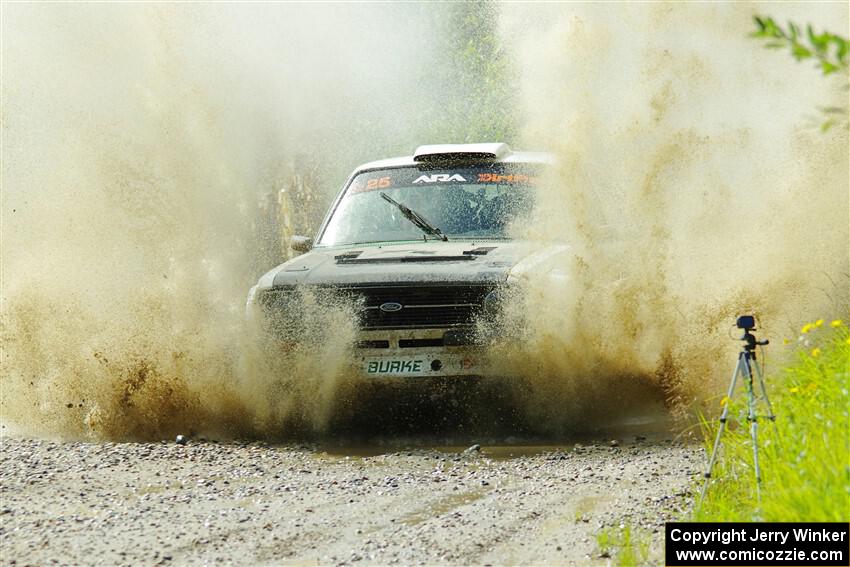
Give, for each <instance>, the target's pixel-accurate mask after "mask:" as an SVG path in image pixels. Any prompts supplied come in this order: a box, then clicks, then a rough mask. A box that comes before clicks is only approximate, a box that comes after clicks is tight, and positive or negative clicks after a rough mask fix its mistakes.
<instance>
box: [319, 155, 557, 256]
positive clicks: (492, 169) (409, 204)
mask: <svg viewBox="0 0 850 567" xmlns="http://www.w3.org/2000/svg"><path fill="white" fill-rule="evenodd" d="M540 173H541V172H540V171H539V166H538V167H534V166H531V165H514V164H488V165H479V166H465V167H446V168H434V167H425V166H421V167H416V166H413V167H401V168H392V169H382V170H374V171H367V172H364V173H361V174H360V175H358V176H356V177H355V178H354V179H353V180H352V181H351V183H350V184H349V185H348V187H347V188H346V190H345V193H344V195H343V197H342V199H341V200H340V202H339V204H338V205H337V207H336V209H335V210H334V212H333V215H332V216H331V218H330V220H329V221H328V224H327V226H326V227H325V230H324V231H323V233H322V235H321V237H320V239H319V245H321V246H337V245H343V244H362V243H367V242H393V241H411V240H422V239H424V238H435V236H434V235H429V234H428V229H424V230H423V228H422V227H421V226H417V222H414V221H411V218H410V216H411V215H410V214H405V211H404V210H403V209H402V207H400V206H399V205H403V206H404V207H405V208H407V209H409V210H410V211H413V212H414V213H415V214H416V215H418V216H419V217H420V218H422V219H424V220H425V221H427V223H428V224H429V225H430V226H431V227H434V228H436V229H439V231H440V232H441V233H442V234H443V235H445V237H446V238H448V239H449V240H452V239H476V240H484V239H506V238H508V237H509V236H508V234H509V230H510V226H511V225H512V224H513V223H516V222H523V221H524V220H526V219H527V217H528V215H529V214H530V213H531V209H532V206H533V204H534V188H535V186H536V184H537V180H538V175H539V174H540ZM387 197H389V198H387ZM408 213H409V211H408Z"/></svg>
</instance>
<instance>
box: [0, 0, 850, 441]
mask: <svg viewBox="0 0 850 567" xmlns="http://www.w3.org/2000/svg"><path fill="white" fill-rule="evenodd" d="M757 8H758V6H755V5H752V4H748V5H745V6H732V5H723V6H717V7H714V6H710V5H705V6H684V5H683V6H672V5H652V6H646V5H643V6H636V7H629V6H622V5H617V6H611V7H607V6H601V5H588V6H576V5H572V4H571V5H563V6H529V5H505V6H503V7H502V12H501V14H500V18H501V19H500V23H501V25H500V27H501V30H502V35H503V36H504V41H505V46H506V48H507V49H508V50H509V51H510V53H511V57H512V59H513V60H514V62H515V63H516V68H517V69H518V70H519V71H518V74H517V75H516V76H515V77H513V78H512V80H514V81H515V82H516V85H517V92H518V93H519V98H518V100H519V101H521V104H520V107H519V108H517V109H516V111H517V112H519V113H520V115H521V116H522V123H523V124H524V125H525V127H524V130H523V140H522V141H516V142H515V143H514V145H515V146H517V147H519V146H524V147H527V148H530V149H550V150H552V151H554V152H555V153H556V154H557V155H558V157H559V160H560V165H559V167H558V170H557V172H556V175H555V176H554V179H552V180H551V181H552V183H551V187H552V188H553V189H552V190H551V191H548V192H546V193H545V195H544V197H543V199H544V201H543V203H542V205H543V206H542V207H541V211H547V214H541V215H540V217H539V218H538V219H537V222H535V223H534V224H533V225H532V226H531V227H529V231H530V232H531V233H532V234H531V236H533V237H535V238H538V239H542V240H548V241H553V242H566V243H567V244H568V245H569V246H570V247H571V248H570V253H569V254H565V255H564V261H563V262H562V265H560V266H557V267H556V268H554V269H553V270H552V272H551V274H550V275H553V276H556V277H548V278H541V279H535V280H532V281H529V282H527V284H526V287H527V293H526V295H525V297H526V302H525V303H524V304H523V305H522V307H521V309H522V310H523V312H525V313H545V314H546V315H545V316H541V317H536V318H532V319H531V321H532V324H531V327H530V329H529V342H528V345H527V347H526V348H524V349H523V351H522V352H521V353H513V354H512V355H511V356H509V357H508V361H507V363H508V364H513V365H515V366H516V367H517V368H522V369H523V372H524V373H525V375H526V376H527V378H528V381H529V382H530V384H531V385H532V388H531V389H530V390H529V392H530V394H528V395H527V398H526V401H525V405H524V408H525V409H526V413H527V414H528V416H529V418H530V419H532V420H538V421H540V422H542V423H546V424H551V425H550V426H549V427H550V428H551V429H553V430H559V429H563V428H564V427H568V426H570V424H571V423H573V421H574V420H573V419H572V418H571V417H570V416H575V415H577V414H578V413H579V412H580V411H582V410H584V409H586V406H587V405H588V404H587V403H584V401H586V400H588V399H589V398H588V397H587V392H591V393H592V395H591V397H590V398H591V399H592V400H593V403H594V404H598V403H600V401H601V400H604V399H606V398H607V399H612V398H613V397H616V396H618V395H619V393H620V392H622V391H623V390H622V385H623V384H624V383H634V382H635V381H637V382H639V383H642V384H648V385H650V386H653V387H658V386H660V387H661V388H662V389H663V390H664V391H665V392H666V393H667V395H668V396H669V397H670V398H671V402H672V403H671V405H672V406H675V407H691V406H692V405H693V402H694V400H704V399H710V398H711V396H714V395H716V393H717V392H718V391H719V390H718V389H717V388H718V384H719V382H722V381H723V380H725V376H726V370H727V367H728V366H730V364H728V363H727V362H728V361H730V360H733V357H734V350H735V348H736V345H735V344H734V343H732V342H731V341H728V340H726V339H725V336H726V335H725V327H726V325H727V324H728V323H729V322H731V320H732V318H733V317H734V315H735V314H736V313H740V312H743V311H754V312H756V313H757V314H758V315H759V316H760V317H761V318H762V320H763V321H764V327H765V330H766V332H767V334H768V335H769V336H771V337H772V338H776V337H781V336H790V334H789V333H791V332H792V330H793V327H794V326H795V325H796V323H797V321H798V320H799V318H800V317H802V316H810V315H811V314H821V313H827V312H828V313H836V312H837V311H839V310H842V309H843V310H846V309H847V294H848V292H847V290H848V287H850V286H849V285H848V275H847V274H848V271H850V270H848V218H847V214H848V186H847V178H848V159H847V132H846V130H841V129H834V130H833V131H831V132H829V133H828V134H826V135H823V134H820V133H818V132H817V131H816V129H814V128H811V127H810V125H809V124H807V122H806V116H807V114H809V115H813V114H816V110H814V109H815V108H816V106H817V105H828V104H830V103H831V102H832V101H831V97H835V96H842V93H841V91H836V89H835V86H834V85H833V84H831V83H830V82H829V81H825V80H822V79H821V78H820V77H818V76H817V73H816V71H814V70H811V69H809V68H806V67H805V66H800V65H795V64H794V63H793V61H790V60H789V59H788V58H787V56H784V55H783V54H778V53H775V52H770V51H765V50H762V49H761V48H760V47H759V46H758V45H756V44H754V43H752V42H751V41H750V40H747V39H746V34H747V32H748V31H749V30H750V17H751V15H752V13H754V12H758V9H757ZM780 9H781V10H782V13H781V14H779V13H777V12H776V11H777V10H780ZM765 10H766V13H767V12H770V13H771V14H772V15H774V16H775V17H778V18H780V19H782V18H786V17H788V18H792V19H795V20H797V21H806V22H808V21H811V22H812V23H813V24H814V25H815V26H816V27H825V28H829V29H834V30H835V31H837V32H840V31H841V30H842V29H846V27H847V19H848V16H847V8H846V6H842V5H837V4H835V5H819V7H818V9H817V10H815V11H812V8H811V7H808V8H807V9H806V10H805V12H803V11H800V12H799V13H795V12H793V7H792V6H788V5H781V6H780V5H775V4H771V5H768V6H766V8H765ZM431 17H432V16H431V14H430V12H429V10H428V9H427V5H422V6H406V7H399V8H388V7H381V8H380V9H379V8H378V7H371V6H370V7H368V8H367V7H365V6H354V7H342V6H336V7H334V8H333V9H332V10H330V9H328V6H327V5H317V6H312V7H311V6H307V5H295V6H293V5H251V6H221V5H216V6H212V5H210V6H203V5H180V6H178V5H143V4H137V5H56V4H53V5H46V6H38V5H12V6H11V7H9V6H4V7H3V23H2V27H3V30H2V31H3V46H2V50H3V70H2V71H3V87H2V88H3V123H2V127H3V169H2V175H3V195H2V207H3V208H2V215H0V216H2V235H1V236H2V258H0V259H2V271H3V274H2V276H3V277H2V294H0V295H2V301H3V305H2V317H3V329H2V337H0V339H2V347H3V352H2V371H0V380H1V381H2V382H0V387H1V389H2V392H0V394H2V400H0V403H2V419H3V421H4V423H14V424H16V425H17V426H19V427H24V428H27V429H30V430H33V431H37V432H42V433H49V434H59V435H65V436H73V437H79V436H94V437H97V438H119V439H126V438H159V437H161V436H166V435H171V434H173V433H175V432H186V431H191V430H194V431H197V432H215V433H223V434H230V435H267V434H273V433H275V432H279V431H280V430H281V429H282V428H286V427H294V428H308V429H314V430H322V429H323V428H324V427H326V426H327V424H328V422H329V418H330V416H331V415H332V414H333V412H334V409H335V407H336V405H337V404H339V403H340V400H344V399H346V398H347V396H348V395H349V394H350V392H351V390H352V388H354V387H356V385H351V384H349V383H348V382H347V381H346V378H345V371H344V367H345V360H347V359H348V356H347V349H348V348H349V345H350V343H351V337H352V336H353V331H354V329H353V327H352V324H351V317H350V314H349V313H347V312H346V311H345V309H342V308H334V307H332V308H327V307H320V306H318V305H312V306H310V307H309V309H311V310H312V311H311V313H312V315H311V317H310V319H311V320H312V321H314V322H315V325H314V327H313V328H312V331H311V338H312V340H311V345H312V346H311V347H310V348H309V349H305V350H302V351H293V352H289V353H284V354H282V355H281V356H279V357H273V359H272V360H271V361H269V360H268V359H267V358H265V357H262V356H258V353H257V352H256V351H255V349H254V348H253V346H252V345H254V344H255V341H254V340H253V337H252V336H251V335H250V331H249V330H248V329H246V327H245V326H244V325H243V316H242V314H243V306H244V298H245V292H246V290H247V288H248V287H249V286H250V285H251V283H252V282H253V281H255V279H256V277H257V275H258V272H259V271H261V269H265V268H268V267H270V266H272V265H273V264H274V263H275V262H276V261H277V260H278V258H276V257H274V254H272V255H270V256H269V257H263V256H262V255H260V254H258V253H257V252H255V251H257V250H261V249H262V247H261V246H260V245H259V244H260V240H261V239H260V237H259V236H258V234H259V232H260V230H259V228H258V226H257V220H256V219H258V218H262V213H263V207H264V206H267V205H266V204H265V203H266V201H267V200H268V193H269V192H270V191H271V192H273V191H276V190H277V188H278V186H279V185H280V183H281V180H282V179H283V178H284V177H285V176H286V175H287V170H286V167H285V166H286V164H288V163H290V162H291V160H292V158H293V156H296V155H303V154H308V155H311V154H312V155H320V156H321V160H320V162H321V168H320V180H319V183H318V185H317V189H316V191H317V194H316V198H317V199H319V200H322V201H324V202H327V201H329V200H330V198H331V196H332V194H333V192H334V191H335V190H336V189H337V184H338V183H339V182H340V181H341V180H342V179H343V178H344V175H345V173H346V172H347V170H348V169H350V168H351V167H353V166H354V165H356V163H357V162H359V161H364V160H366V159H372V158H374V157H377V156H379V155H385V154H389V153H397V154H404V153H408V152H409V151H410V149H411V148H412V147H414V146H415V145H416V144H418V143H421V142H424V141H425V140H421V139H417V138H418V136H417V134H416V133H417V131H418V132H423V131H428V130H427V129H425V128H423V127H420V126H419V125H418V123H417V116H421V115H422V113H421V112H420V111H421V110H422V109H423V108H431V107H433V106H434V105H435V100H436V99H435V96H436V95H435V93H432V92H429V91H428V89H427V88H423V86H422V85H423V84H424V83H423V80H422V79H423V75H422V73H423V71H422V70H423V69H427V67H428V62H429V61H436V60H437V59H435V57H436V55H435V54H434V52H433V50H434V49H435V48H436V46H434V45H433V43H430V42H429V35H428V33H425V32H424V30H427V29H428V25H429V23H431V22H432V20H431V19H430V18H431ZM815 18H817V19H815ZM520 24H521V25H520ZM518 30H523V31H522V32H521V33H520V32H519V31H518ZM495 111H499V112H501V111H503V109H495V110H494V112H495ZM428 141H431V140H428ZM433 141H445V140H433ZM553 307H554V308H553ZM718 372H719V374H718ZM602 413H604V411H603V412H602Z"/></svg>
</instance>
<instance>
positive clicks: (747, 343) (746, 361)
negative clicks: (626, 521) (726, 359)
mask: <svg viewBox="0 0 850 567" xmlns="http://www.w3.org/2000/svg"><path fill="white" fill-rule="evenodd" d="M753 330H754V329H753V328H752V327H747V328H745V329H744V336H742V337H741V340H742V341H744V346H743V347H742V348H741V352H740V353H739V354H738V364H737V365H736V366H735V372H733V373H732V383H731V384H729V391H728V392H727V394H726V404H725V405H724V406H723V413H721V414H720V427H719V428H718V430H717V437H715V439H714V448H713V449H712V450H711V458H710V459H709V461H708V468H707V469H706V471H705V484H703V486H702V493H701V494H700V499H699V502H700V506H701V505H702V501H703V499H704V498H705V492H706V490H707V489H708V483H709V481H710V480H711V469H712V468H714V462H715V461H716V460H717V449H719V448H720V437H721V436H722V435H723V430H724V429H725V428H726V420H727V418H728V416H729V406H730V405H731V402H732V396H734V395H735V386H736V385H737V383H738V376H739V375H742V376H743V377H744V380H746V384H747V421H748V422H749V423H750V438H751V439H752V442H753V464H754V466H755V473H756V499H757V500H758V502H761V490H760V488H761V469H760V468H759V444H758V418H759V416H758V415H756V394H755V391H754V386H753V378H754V375H753V367H755V369H756V377H757V378H758V382H759V386H760V387H761V392H762V395H763V396H764V402H765V405H767V418H768V419H769V420H770V421H775V420H776V416H775V415H774V414H773V407H772V406H771V405H770V399H768V397H767V388H766V387H765V385H764V374H763V373H762V368H761V366H760V365H759V363H758V360H756V346H764V345H766V344H768V343H769V342H770V341H767V340H764V341H759V340H756V337H755V335H753V334H752V332H751V331H753ZM762 417H764V416H762Z"/></svg>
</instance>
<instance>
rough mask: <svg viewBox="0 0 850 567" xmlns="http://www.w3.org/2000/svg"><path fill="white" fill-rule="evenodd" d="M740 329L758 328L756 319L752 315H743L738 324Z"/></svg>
mask: <svg viewBox="0 0 850 567" xmlns="http://www.w3.org/2000/svg"><path fill="white" fill-rule="evenodd" d="M736 325H737V326H738V328H739V329H746V330H748V331H749V330H752V329H755V327H756V318H755V317H753V316H752V315H741V316H740V317H738V321H737V323H736Z"/></svg>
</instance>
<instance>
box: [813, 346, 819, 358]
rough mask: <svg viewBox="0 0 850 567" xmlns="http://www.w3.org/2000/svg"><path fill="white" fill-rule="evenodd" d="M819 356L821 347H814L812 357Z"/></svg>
mask: <svg viewBox="0 0 850 567" xmlns="http://www.w3.org/2000/svg"><path fill="white" fill-rule="evenodd" d="M819 356H820V349H819V348H813V349H812V358H817V357H819Z"/></svg>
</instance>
